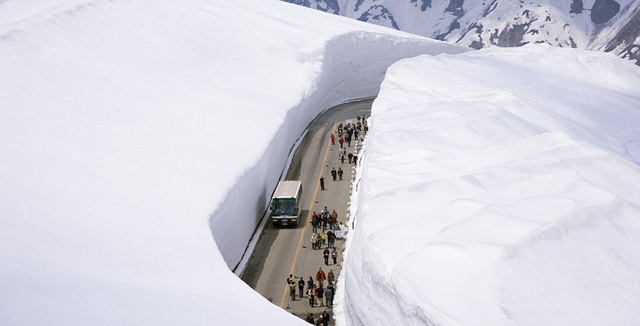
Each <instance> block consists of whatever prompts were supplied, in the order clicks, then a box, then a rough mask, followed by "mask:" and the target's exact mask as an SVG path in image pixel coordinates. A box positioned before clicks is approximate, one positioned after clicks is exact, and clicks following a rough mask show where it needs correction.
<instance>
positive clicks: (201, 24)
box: [0, 0, 466, 326]
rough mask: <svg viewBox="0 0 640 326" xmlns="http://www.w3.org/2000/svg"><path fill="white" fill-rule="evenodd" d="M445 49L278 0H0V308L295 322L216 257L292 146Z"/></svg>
mask: <svg viewBox="0 0 640 326" xmlns="http://www.w3.org/2000/svg"><path fill="white" fill-rule="evenodd" d="M394 37H395V38H397V39H395V40H394ZM460 51H466V50H464V49H460V48H456V47H455V46H451V45H446V44H442V43H439V42H434V41H431V40H425V39H422V38H420V37H416V36H411V35H408V34H405V33H400V32H396V31H392V30H388V29H385V28H380V27H375V26H372V25H370V24H364V23H362V22H357V21H354V20H351V19H347V18H344V17H338V16H335V15H328V14H323V13H320V12H317V11H313V10H309V9H305V8H302V7H299V6H295V5H290V4H286V3H283V2H280V1H275V0H272V1H269V0H246V1H210V0H191V1H186V2H180V3H178V2H175V1H170V0H140V1H126V0H125V1H110V0H60V1H39V0H5V1H0V89H1V91H0V293H2V295H0V324H1V325H3V326H4V325H143V324H154V325H160V324H165V325H167V324H169V325H178V324H188V325H211V324H220V325H255V324H256V323H263V324H269V325H280V324H295V323H298V324H301V323H303V321H301V320H300V319H298V318H297V317H295V316H292V315H291V314H290V313H288V312H286V311H284V310H282V309H280V308H279V307H277V306H274V305H273V304H271V303H269V302H268V301H267V300H266V299H265V298H263V297H262V296H260V295H259V294H257V293H256V292H255V291H253V290H252V289H250V288H249V287H248V286H247V285H246V284H245V283H243V282H242V281H241V280H240V279H239V278H237V277H236V276H235V275H233V273H231V272H230V271H229V268H228V266H231V267H233V266H235V264H236V263H237V261H238V260H239V258H240V257H241V255H242V252H243V251H244V248H245V247H246V245H247V241H248V240H249V238H250V236H251V234H252V232H253V230H254V229H255V226H256V223H257V219H258V217H259V216H261V215H262V212H263V211H264V208H265V206H266V203H267V198H268V196H269V195H270V193H271V190H272V189H273V188H274V187H275V184H276V182H277V179H278V177H279V175H280V174H281V171H282V169H283V167H284V166H285V162H284V160H285V159H286V157H287V153H288V152H289V151H290V150H291V147H292V144H294V142H295V140H296V138H297V137H299V135H301V134H302V131H303V130H304V127H305V126H306V125H307V124H308V123H309V122H310V121H311V119H313V117H314V116H316V115H317V114H318V113H319V112H320V111H322V110H323V109H325V108H327V107H329V106H331V105H333V104H335V103H339V102H343V101H345V100H347V99H350V98H358V97H369V96H374V95H375V93H376V91H377V87H378V84H379V82H380V81H381V80H382V75H383V74H384V71H385V69H386V67H387V66H388V65H390V64H391V63H392V62H393V61H395V60H397V59H400V58H403V57H406V56H411V55H416V54H420V53H433V54H436V53H440V52H451V53H455V52H460ZM351 91H353V94H352V93H351ZM306 101H308V102H306ZM212 234H213V236H212ZM214 237H215V239H214ZM217 243H219V244H220V247H219V248H218V246H217ZM257 321H259V322H257Z"/></svg>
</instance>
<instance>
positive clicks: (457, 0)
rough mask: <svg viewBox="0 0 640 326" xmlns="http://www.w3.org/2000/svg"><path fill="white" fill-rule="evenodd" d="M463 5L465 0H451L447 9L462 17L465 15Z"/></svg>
mask: <svg viewBox="0 0 640 326" xmlns="http://www.w3.org/2000/svg"><path fill="white" fill-rule="evenodd" d="M463 5H464V0H449V5H448V6H447V9H445V11H446V12H450V13H452V14H453V15H454V16H456V17H457V18H460V17H462V16H463V15H464V10H463V9H462V6H463Z"/></svg>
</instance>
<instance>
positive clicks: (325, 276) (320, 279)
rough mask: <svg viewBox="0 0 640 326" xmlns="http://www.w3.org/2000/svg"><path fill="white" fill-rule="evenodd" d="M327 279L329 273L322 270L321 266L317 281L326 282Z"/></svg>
mask: <svg viewBox="0 0 640 326" xmlns="http://www.w3.org/2000/svg"><path fill="white" fill-rule="evenodd" d="M326 280H327V275H326V274H325V273H324V271H323V270H322V267H320V268H319V269H318V272H317V273H316V281H318V283H320V284H322V282H324V281H326Z"/></svg>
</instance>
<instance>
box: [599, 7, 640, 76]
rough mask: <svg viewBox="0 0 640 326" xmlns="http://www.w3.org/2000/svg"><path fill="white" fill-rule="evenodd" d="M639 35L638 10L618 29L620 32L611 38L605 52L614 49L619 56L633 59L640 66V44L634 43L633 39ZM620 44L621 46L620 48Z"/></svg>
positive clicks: (639, 19)
mask: <svg viewBox="0 0 640 326" xmlns="http://www.w3.org/2000/svg"><path fill="white" fill-rule="evenodd" d="M639 35H640V10H638V11H636V13H635V14H634V15H633V17H631V19H630V20H629V21H628V22H627V23H626V24H625V25H624V26H623V27H622V29H620V32H618V34H617V35H616V37H615V38H614V39H612V40H611V41H610V42H609V44H607V47H606V48H605V51H606V52H611V51H616V54H618V55H619V56H621V57H623V58H625V59H630V60H635V63H636V65H638V66H640V44H635V43H634V42H635V40H636V39H638V37H639ZM621 46H622V48H620V47H621Z"/></svg>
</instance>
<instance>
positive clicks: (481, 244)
mask: <svg viewBox="0 0 640 326" xmlns="http://www.w3.org/2000/svg"><path fill="white" fill-rule="evenodd" d="M638 85H640V68H638V67H636V66H633V65H632V64H631V63H629V62H623V61H621V60H619V59H617V58H616V57H614V56H613V55H610V54H603V53H586V52H580V51H577V50H563V49H557V48H548V47H542V48H540V47H524V48H522V49H491V50H481V51H478V52H468V53H465V54H460V55H456V56H449V55H442V56H438V57H426V56H422V57H419V58H414V59H407V60H403V61H400V62H399V63H397V64H395V65H393V66H392V67H391V68H390V69H389V71H388V73H387V76H386V78H385V80H384V82H383V84H382V86H381V92H380V95H379V97H378V98H377V99H376V101H375V102H374V105H373V111H372V115H371V133H370V136H369V139H368V140H367V142H366V146H365V147H366V154H365V155H364V158H363V163H362V171H361V178H362V179H361V181H360V184H359V193H358V198H357V200H356V202H357V209H352V211H357V213H356V218H355V230H353V231H351V236H352V237H353V239H350V241H349V243H348V248H349V249H348V253H347V255H346V256H345V257H347V259H346V262H345V263H346V264H345V267H344V269H343V273H344V275H343V276H342V278H343V281H342V282H341V283H340V285H341V288H340V289H339V292H340V291H343V295H344V299H340V300H338V301H339V304H340V305H341V306H342V307H341V308H339V309H338V311H339V312H340V316H338V318H340V319H341V320H342V321H343V322H342V324H347V325H400V324H401V325H635V324H637V323H638V320H640V309H638V307H639V306H640V167H639V166H638V160H639V159H640V147H638V137H639V136H638V135H640V130H639V128H640V127H639V126H640V107H638V103H640V89H638Z"/></svg>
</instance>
